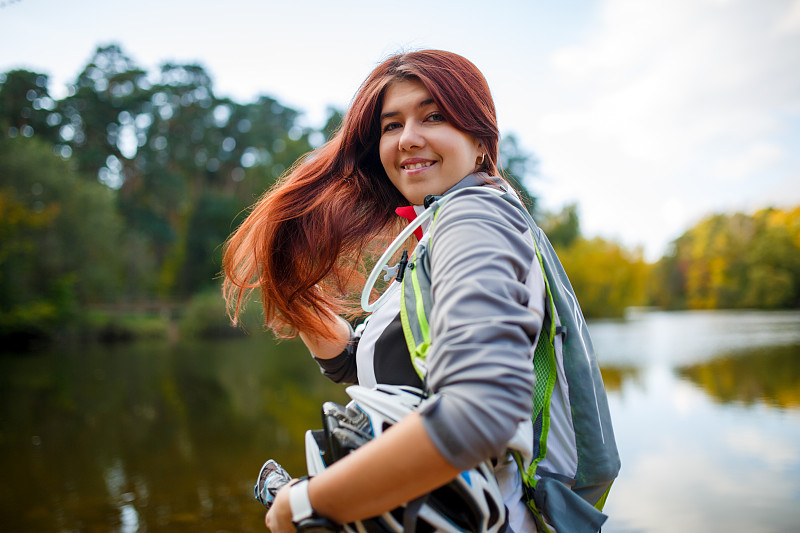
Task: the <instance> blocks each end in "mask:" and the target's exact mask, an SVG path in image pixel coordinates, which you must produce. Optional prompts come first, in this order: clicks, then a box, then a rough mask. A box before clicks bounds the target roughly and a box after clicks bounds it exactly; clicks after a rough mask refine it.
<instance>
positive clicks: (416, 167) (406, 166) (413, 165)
mask: <svg viewBox="0 0 800 533" xmlns="http://www.w3.org/2000/svg"><path fill="white" fill-rule="evenodd" d="M434 163H435V161H421V162H416V163H405V164H402V165H400V168H402V169H403V170H419V169H421V168H428V167H429V166H431V165H433V164H434Z"/></svg>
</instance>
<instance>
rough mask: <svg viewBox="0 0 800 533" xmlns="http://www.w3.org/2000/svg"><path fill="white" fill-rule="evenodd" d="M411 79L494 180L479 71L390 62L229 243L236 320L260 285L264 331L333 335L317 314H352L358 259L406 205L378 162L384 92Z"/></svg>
mask: <svg viewBox="0 0 800 533" xmlns="http://www.w3.org/2000/svg"><path fill="white" fill-rule="evenodd" d="M407 79H416V80H419V81H420V82H422V83H423V84H424V85H425V87H426V88H427V89H428V91H429V92H430V93H431V95H432V96H433V99H434V100H435V101H436V103H437V104H438V105H439V106H440V111H441V112H442V114H443V115H444V116H445V118H446V119H447V120H448V121H449V122H450V123H451V124H452V125H453V126H454V127H456V128H457V129H459V130H461V131H463V132H465V133H468V134H470V135H472V136H473V137H475V138H476V139H477V140H479V141H480V142H481V143H482V146H483V148H484V150H485V153H486V157H484V162H483V165H482V167H481V168H480V170H482V171H484V172H487V173H489V174H490V175H496V174H497V167H496V162H497V150H498V137H499V134H498V130H497V118H496V115H495V108H494V102H493V100H492V96H491V93H490V91H489V86H488V84H487V83H486V80H485V79H484V77H483V75H482V74H481V73H480V71H479V70H478V69H477V68H476V67H475V65H473V64H472V63H471V62H470V61H468V60H467V59H465V58H463V57H461V56H459V55H457V54H454V53H451V52H445V51H440V50H422V51H418V52H411V53H407V54H400V55H396V56H393V57H390V58H389V59H387V60H386V61H384V62H382V63H381V64H380V65H378V66H377V67H376V68H375V69H374V70H373V71H372V73H371V74H370V75H369V77H368V78H367V79H366V80H365V81H364V83H363V84H362V85H361V87H360V88H359V90H358V92H357V93H356V95H355V97H354V99H353V102H352V104H351V106H350V109H349V110H348V112H347V114H346V115H345V117H344V119H343V121H342V126H341V128H340V129H339V131H338V132H337V133H336V134H335V136H334V137H333V138H332V139H331V140H330V141H329V142H327V143H325V144H324V145H323V146H321V147H320V148H319V149H317V150H316V151H314V152H312V153H311V154H309V155H308V156H306V157H304V158H301V160H299V161H298V162H297V163H295V165H294V166H293V167H292V168H291V169H289V171H287V173H286V174H285V175H284V176H283V177H282V178H281V179H280V180H279V181H278V183H276V185H275V186H274V187H272V188H271V189H270V190H269V191H267V192H266V193H265V194H264V195H263V196H262V197H261V198H260V199H259V200H258V202H256V204H255V205H254V206H253V209H252V211H251V213H250V215H249V216H248V217H247V218H246V219H245V221H244V222H242V224H241V225H240V226H239V227H238V228H237V229H236V231H235V232H234V233H233V234H232V235H231V236H230V237H229V238H228V240H227V242H226V243H225V250H224V256H223V271H224V274H225V279H224V281H223V296H224V297H225V300H226V302H227V304H228V309H229V313H230V314H231V317H232V318H233V319H234V320H236V319H237V318H238V315H239V312H240V310H241V305H242V303H243V301H244V299H245V297H246V295H247V293H248V292H249V291H250V290H252V289H254V288H256V287H259V288H260V289H261V301H262V304H263V306H264V315H265V322H266V325H267V326H268V327H270V328H272V329H273V331H275V333H276V334H278V335H282V336H293V335H295V334H296V332H297V331H303V332H308V333H310V334H316V335H321V336H324V337H328V338H330V337H331V335H332V333H331V332H330V331H327V330H326V329H325V328H324V326H322V325H321V324H320V320H319V317H320V315H324V316H329V315H330V313H336V314H341V313H344V312H347V311H349V307H348V304H347V300H346V296H347V293H348V291H350V289H351V288H353V287H355V283H356V282H358V281H361V280H363V275H362V273H361V272H360V268H359V266H360V265H361V258H362V257H363V254H364V252H365V251H366V250H367V248H368V246H369V244H370V243H371V242H373V241H374V239H376V237H388V236H389V234H390V232H391V231H392V230H393V229H394V228H395V227H396V224H397V220H398V219H397V217H396V215H395V213H394V210H395V208H396V207H398V206H402V205H408V203H409V202H408V201H407V200H406V199H405V198H404V197H403V196H402V195H401V194H400V192H399V191H398V190H397V189H396V188H395V187H394V185H393V184H392V183H391V181H389V178H388V177H387V176H386V173H385V171H384V169H383V166H382V164H381V161H380V157H379V154H378V143H379V141H380V134H381V131H380V122H379V115H380V112H381V108H382V105H383V95H384V93H385V91H386V87H387V86H388V85H389V84H391V83H392V82H395V81H398V80H407Z"/></svg>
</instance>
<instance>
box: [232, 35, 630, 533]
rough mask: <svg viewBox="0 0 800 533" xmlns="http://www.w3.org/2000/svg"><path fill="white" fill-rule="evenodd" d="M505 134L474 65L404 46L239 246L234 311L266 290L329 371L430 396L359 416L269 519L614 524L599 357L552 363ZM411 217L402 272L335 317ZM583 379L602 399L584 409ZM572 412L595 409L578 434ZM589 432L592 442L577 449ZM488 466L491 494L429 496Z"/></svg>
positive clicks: (382, 525)
mask: <svg viewBox="0 0 800 533" xmlns="http://www.w3.org/2000/svg"><path fill="white" fill-rule="evenodd" d="M498 137H499V136H498V128H497V120H496V117H495V107H494V103H493V101H492V97H491V92H490V91H489V87H488V84H487V83H486V80H485V79H484V78H483V75H482V74H481V73H480V72H479V71H478V69H477V68H476V67H475V66H474V65H473V64H472V63H471V62H469V61H468V60H466V59H465V58H463V57H461V56H458V55H456V54H453V53H450V52H444V51H438V50H423V51H419V52H413V53H409V54H401V55H398V56H394V57H391V58H389V59H387V60H386V61H384V62H383V63H381V64H380V65H379V66H378V67H377V68H376V69H375V70H373V72H372V73H371V74H370V75H369V77H368V78H367V80H366V81H365V82H364V84H363V85H362V86H361V88H360V90H359V91H358V93H357V94H356V96H355V98H354V100H353V104H352V106H351V108H350V110H349V111H348V112H347V114H346V115H345V117H344V120H343V124H342V127H341V129H340V131H339V132H338V133H337V134H336V135H335V136H334V137H333V139H331V141H329V142H328V143H327V144H325V145H323V146H322V147H321V148H319V149H318V150H317V151H316V152H315V153H314V154H312V156H311V157H308V158H306V159H303V160H302V161H300V162H299V163H298V164H297V165H296V166H295V167H293V168H292V169H291V170H290V171H289V173H288V174H287V175H285V176H284V178H283V179H282V181H280V182H279V183H278V184H277V185H276V187H275V188H273V189H272V190H270V191H269V192H268V193H267V194H266V195H265V196H264V197H263V198H262V199H261V200H260V201H259V202H258V203H257V204H256V205H255V206H254V208H253V210H252V212H251V214H250V215H249V216H248V218H247V219H246V220H245V221H244V222H243V223H242V225H241V226H240V227H239V228H238V229H237V230H236V232H235V233H234V234H233V235H232V236H231V238H230V239H229V240H228V242H227V243H226V249H225V255H224V268H225V276H226V277H225V281H224V294H225V297H226V299H227V301H228V303H229V306H230V308H231V314H232V315H233V317H234V318H236V317H237V316H238V313H239V309H240V307H241V302H242V301H243V299H244V297H245V293H246V292H247V291H249V290H251V289H253V288H256V287H257V288H259V289H260V291H261V299H262V302H263V305H264V310H265V315H266V321H267V324H268V325H269V326H270V327H272V328H273V329H274V330H276V331H278V332H280V333H282V334H286V335H292V334H299V336H300V337H301V338H302V339H303V341H304V342H305V344H306V345H307V346H308V348H309V350H310V351H311V354H312V355H313V356H314V358H315V360H316V362H317V363H318V364H319V366H320V367H321V369H322V371H323V373H324V374H325V375H326V376H328V377H330V378H331V379H332V380H334V381H337V382H345V383H358V385H360V386H361V387H362V389H350V390H356V391H357V390H364V388H366V389H374V390H376V391H378V392H375V394H378V395H379V396H380V395H381V394H385V395H387V397H388V398H398V397H401V396H403V395H402V394H400V393H399V392H398V391H397V389H396V388H393V387H398V386H400V387H406V388H404V389H403V391H406V390H407V388H408V387H412V388H415V389H417V395H416V397H417V398H422V400H421V403H419V405H417V406H416V408H415V409H413V410H412V411H411V412H410V413H409V414H407V415H406V416H405V417H403V418H402V419H401V420H399V421H398V422H397V423H395V424H393V425H392V427H391V429H390V430H388V431H385V432H382V433H381V432H369V435H366V433H365V431H364V430H363V429H359V428H358V427H354V426H353V427H352V428H351V429H353V430H354V431H361V433H360V435H361V437H362V438H361V439H360V440H359V442H360V443H361V442H365V441H368V442H366V444H363V446H359V447H356V449H355V450H353V452H352V453H349V454H343V455H341V456H340V455H336V454H333V452H332V451H331V453H328V452H325V453H326V455H325V460H324V461H323V462H325V461H327V463H328V464H325V465H324V468H323V469H322V470H321V471H319V473H317V475H315V476H314V477H313V478H312V479H310V480H308V481H307V482H306V481H303V482H298V483H295V484H292V485H291V486H288V487H285V488H283V489H281V490H280V491H279V492H277V494H276V495H275V497H274V500H272V503H271V504H270V505H271V506H270V509H269V512H268V513H267V516H266V523H267V526H268V527H269V528H270V530H271V531H273V533H282V532H284V531H292V530H294V528H295V527H298V528H299V529H302V527H303V526H305V525H308V524H310V523H312V522H313V523H314V524H317V525H319V523H320V520H322V521H326V520H327V521H328V523H332V522H335V523H337V524H344V528H345V530H346V531H363V530H364V529H365V528H366V530H370V531H372V530H381V531H385V530H387V529H388V530H389V531H395V532H400V531H403V530H404V529H405V525H410V524H414V525H415V527H417V528H418V529H420V530H425V531H427V530H430V529H435V530H437V531H451V530H452V531H455V530H456V529H455V528H454V527H453V524H454V523H457V522H458V521H454V520H451V519H450V518H449V517H451V516H452V515H449V514H448V513H467V514H469V515H470V517H471V520H470V522H469V523H471V524H480V526H479V527H477V526H476V528H477V529H476V528H473V527H470V528H468V529H470V530H473V529H474V530H476V531H480V532H498V533H500V532H504V531H509V530H510V531H516V532H532V531H537V530H541V531H550V530H551V527H552V526H553V525H555V526H556V528H557V529H559V530H561V531H576V532H582V533H584V532H591V531H597V530H598V529H599V527H600V525H601V524H602V523H603V521H604V520H605V518H606V517H605V515H603V514H602V512H601V509H602V506H603V504H604V502H605V498H606V495H607V490H608V488H609V486H610V480H612V479H613V478H614V477H615V476H616V472H617V470H618V468H619V461H618V457H617V454H616V447H615V445H614V438H613V432H612V430H611V427H610V426H611V424H610V417H609V415H608V407H607V403H606V400H605V391H604V389H603V386H602V382H601V381H600V379H599V370H598V369H597V368H596V361H594V359H593V353H589V352H586V353H585V354H584V355H586V357H585V358H584V360H588V361H591V363H590V366H589V367H587V368H585V370H586V372H585V373H583V374H581V378H580V382H578V383H567V381H566V380H567V379H569V378H567V377H562V376H565V375H570V376H571V375H574V374H572V370H571V369H569V370H567V371H566V372H565V371H564V369H563V368H562V369H561V371H560V372H558V371H557V369H556V366H557V365H563V359H562V357H561V354H562V351H561V342H562V340H563V342H566V340H564V339H565V337H564V333H563V332H562V333H561V334H557V333H556V331H557V329H558V330H562V328H561V327H560V322H559V321H558V316H559V315H558V313H556V311H555V307H554V304H553V297H552V296H550V294H551V291H550V289H546V281H545V277H544V268H545V267H543V266H542V265H543V261H544V260H543V259H542V255H541V254H540V252H539V250H540V247H541V246H544V245H543V244H541V242H542V239H544V237H543V234H541V230H539V229H538V228H537V227H536V226H535V224H534V223H533V221H532V219H530V216H529V214H528V213H527V212H526V211H524V208H523V207H522V206H521V204H520V203H519V199H518V197H517V195H516V193H515V192H514V191H513V189H512V188H511V187H510V186H509V184H508V183H507V182H506V181H505V180H504V179H502V178H501V177H499V176H497V174H498V172H497V161H498V153H497V150H498V140H499V139H498ZM423 210H426V214H425V216H422V215H421V212H422V211H423ZM433 213H435V215H434V214H433ZM397 215H401V216H403V217H405V218H409V219H414V218H415V217H416V216H417V215H419V218H418V219H417V222H416V223H412V225H411V226H409V227H408V228H407V229H406V230H404V232H403V233H401V235H403V236H404V235H408V234H410V232H411V230H413V229H414V228H416V227H417V226H419V225H420V223H422V222H423V221H428V220H429V219H431V220H432V221H431V222H429V224H427V225H424V226H422V227H421V228H420V229H421V230H422V232H421V233H415V235H417V238H418V239H419V242H418V244H417V245H416V246H415V247H414V249H413V250H412V252H411V254H410V255H404V256H403V257H409V259H408V261H407V263H406V264H407V266H399V267H398V268H397V271H396V276H397V277H396V281H397V282H399V283H397V282H392V283H391V284H390V285H389V287H388V289H387V290H386V292H385V294H384V295H383V296H382V297H381V299H380V301H381V302H382V303H381V304H380V305H378V304H377V302H376V304H375V305H368V306H367V307H368V308H369V309H370V310H372V311H374V312H373V313H372V314H371V315H370V316H369V317H368V318H367V320H365V321H364V322H363V323H362V324H360V325H359V326H358V327H357V328H356V330H355V331H354V330H353V329H352V328H351V325H350V323H348V322H347V321H345V320H344V319H343V318H340V316H339V315H340V314H342V313H343V312H345V311H346V310H347V309H348V302H347V298H348V296H349V295H350V294H352V293H353V292H354V291H353V289H354V288H355V287H356V285H357V283H356V280H359V279H362V278H360V277H359V276H360V270H359V267H360V265H362V264H363V262H364V257H365V255H366V254H365V250H367V248H368V246H369V244H370V243H371V242H372V241H374V240H375V239H376V238H378V237H383V238H387V239H388V238H390V237H391V236H392V233H393V231H394V230H396V228H397V226H398V221H399V219H398V217H397ZM434 225H435V231H434V229H433V226H434ZM434 237H435V243H436V244H435V246H434ZM401 240H403V237H400V238H398V241H401ZM544 241H545V242H546V239H544ZM546 246H547V247H546V248H543V249H544V253H545V254H546V255H547V254H550V253H551V252H552V249H551V248H549V244H547V245H546ZM388 253H390V252H387V254H388ZM547 257H548V259H547V264H548V265H556V264H558V261H557V259H554V258H551V256H550V255H547ZM402 264H403V263H402V262H401V265H402ZM558 268H560V266H559V267H558ZM551 272H552V269H551V270H548V276H552V274H551ZM393 276H394V274H393ZM370 279H374V278H373V276H370ZM409 279H410V280H411V281H408V280H409ZM560 287H563V285H559V286H557V287H556V286H553V289H554V290H561V289H560ZM366 292H369V289H367V290H366ZM570 294H571V293H570ZM572 299H574V295H572ZM365 309H366V307H365ZM560 312H561V311H560V310H559V313H560ZM575 313H576V314H580V313H579V310H577V311H576V312H575ZM567 315H568V314H566V313H565V314H561V315H560V316H563V317H564V319H565V320H575V318H574V317H573V316H572V315H571V314H569V316H567ZM580 320H581V321H580V322H579V323H582V318H581V319H580ZM570 324H571V325H570V328H572V323H570ZM556 326H559V327H558V328H556ZM581 331H582V328H580V327H579V328H575V335H577V336H575V337H570V339H578V338H580V336H581V335H582V333H581ZM541 333H544V334H542V335H540V334H541ZM558 335H561V336H558ZM538 339H544V341H543V342H542V341H538V344H537V340H538ZM572 342H575V341H574V340H573V341H572ZM534 353H535V354H538V355H534ZM591 365H594V367H593V368H592V367H591ZM534 384H536V385H537V386H538V388H537V390H536V392H535V391H534ZM573 385H574V387H573ZM571 390H576V391H583V394H588V395H591V405H590V406H589V407H590V408H588V409H585V411H586V412H585V413H584V412H583V411H584V410H583V409H582V408H581V407H578V405H581V403H580V402H581V401H583V400H580V399H577V397H576V398H575V399H573V396H575V395H574V394H570V393H569V391H571ZM393 391H394V392H393ZM353 398H355V396H353ZM532 399H533V402H532ZM385 401H386V402H387V404H391V399H387V400H385ZM572 402H575V403H572ZM532 403H533V404H534V409H535V411H534V412H533V413H532V411H531V405H532ZM329 412H330V408H329ZM575 412H579V413H581V415H580V416H582V417H583V418H582V423H583V422H586V423H587V424H586V425H582V426H581V427H582V428H583V430H582V432H581V434H580V435H576V432H575V429H574V428H575V427H577V426H576V425H574V424H573V414H574V413H575ZM339 413H340V415H341V416H340V417H339V418H337V420H338V421H337V422H336V424H337V428H338V430H341V429H342V427H345V428H346V427H349V426H348V424H351V421H350V420H349V419H348V418H347V411H346V410H344V409H342V410H340V411H339ZM342 413H343V414H342ZM576 419H577V417H576ZM587 427H591V428H599V433H595V432H593V430H589V431H587V430H586V428H587ZM345 434H347V432H346V431H345ZM332 435H333V436H332V437H331V438H332V439H344V438H345V437H343V436H342V432H341V431H339V432H338V433H337V430H334V431H333V432H332ZM365 435H366V437H368V438H364V436H365ZM548 435H550V438H549V439H548ZM587 439H588V441H592V442H591V446H589V448H588V449H590V450H591V451H592V457H590V458H589V459H588V460H587V459H584V458H581V459H580V464H579V456H580V455H582V454H579V453H578V450H579V449H585V448H583V446H584V445H583V443H584V442H586V440H587ZM328 441H329V442H330V439H328ZM348 442H351V443H352V441H351V440H350V441H348ZM345 444H346V443H345V442H344V441H342V443H341V444H340V445H339V447H341V446H344V445H345ZM309 449H311V450H312V451H313V448H309ZM319 456H320V453H319V452H315V455H314V456H313V457H312V458H311V460H312V461H315V462H314V463H309V464H316V463H319V461H320V458H319ZM588 463H591V464H592V465H600V464H601V463H602V466H601V467H600V468H599V469H598V471H599V470H602V472H603V473H602V474H601V475H602V476H604V477H602V478H600V477H597V478H595V477H592V476H591V475H590V476H584V474H585V472H586V470H585V468H586V466H585V465H586V464H588ZM478 472H484V473H485V472H489V473H490V475H489V476H488V478H486V477H481V479H483V480H484V481H485V485H484V486H483V487H484V488H483V491H482V495H483V497H482V498H473V499H470V498H469V497H466V498H459V499H457V501H459V502H461V503H459V505H458V506H457V507H458V509H455V508H452V509H450V508H445V509H440V508H436V509H433V507H432V506H431V505H427V504H426V503H425V501H426V498H427V497H428V496H426V495H429V496H430V497H431V498H432V499H435V498H433V496H434V494H435V493H434V491H438V490H443V489H444V490H455V489H454V487H457V486H462V485H463V484H462V485H458V484H456V483H454V480H455V479H456V478H457V476H459V474H460V475H461V477H460V478H459V479H472V476H473V475H478ZM475 479H477V478H475ZM587 479H591V481H588V482H587ZM537 483H538V485H537ZM523 485H524V486H525V490H523ZM534 486H537V487H538V488H536V489H534ZM462 488H463V486H462ZM462 496H464V495H462ZM464 501H466V502H468V503H467V505H466V509H464V508H463V507H464V505H463V502H464ZM469 502H471V503H469ZM548 502H549V503H548ZM552 502H556V504H555V505H552ZM445 507H447V506H445ZM451 507H453V506H451ZM440 513H441V514H442V515H443V516H441V515H440ZM404 524H405V525H404ZM376 528H377V529H376Z"/></svg>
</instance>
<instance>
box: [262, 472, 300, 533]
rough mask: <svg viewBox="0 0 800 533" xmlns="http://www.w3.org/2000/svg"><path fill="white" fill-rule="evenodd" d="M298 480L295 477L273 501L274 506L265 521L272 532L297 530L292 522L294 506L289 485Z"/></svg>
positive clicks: (280, 532) (290, 532)
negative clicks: (291, 501)
mask: <svg viewBox="0 0 800 533" xmlns="http://www.w3.org/2000/svg"><path fill="white" fill-rule="evenodd" d="M297 481H298V480H297V479H293V480H292V481H291V482H289V483H287V484H286V485H285V486H284V487H283V488H282V489H281V490H279V491H278V494H276V495H275V501H274V502H272V507H271V508H270V510H269V511H268V512H267V516H266V517H265V518H264V523H265V524H266V525H267V527H268V528H269V530H270V531H271V532H272V533H294V531H295V528H294V524H293V523H292V507H291V505H290V504H289V486H290V485H292V484H294V483H296V482H297Z"/></svg>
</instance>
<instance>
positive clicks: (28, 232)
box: [0, 137, 121, 337]
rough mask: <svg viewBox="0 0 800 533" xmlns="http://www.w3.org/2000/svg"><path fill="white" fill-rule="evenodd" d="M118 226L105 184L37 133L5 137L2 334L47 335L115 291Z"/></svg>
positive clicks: (0, 218)
mask: <svg viewBox="0 0 800 533" xmlns="http://www.w3.org/2000/svg"><path fill="white" fill-rule="evenodd" d="M120 231H121V221H120V219H119V217H118V215H117V213H116V211H115V209H114V199H113V195H112V194H111V191H109V190H108V189H107V188H106V187H104V186H102V185H101V184H99V183H97V182H90V181H87V180H85V179H83V178H81V177H79V176H78V175H77V173H76V172H75V171H74V170H73V168H72V167H71V165H70V164H69V163H68V162H65V161H64V160H62V159H61V158H60V157H58V156H56V155H54V154H53V150H52V147H51V146H48V145H47V144H45V143H42V142H41V141H39V140H38V139H35V138H34V139H26V138H23V137H18V138H15V139H0V237H2V242H3V246H2V252H0V309H2V310H1V311H0V336H3V337H8V336H13V335H24V336H46V335H49V334H51V333H52V332H53V331H54V330H55V329H56V328H58V327H60V326H62V325H64V324H65V323H67V322H68V321H69V320H70V319H71V318H72V317H73V313H75V312H76V311H77V310H78V309H81V308H82V307H83V306H85V305H87V304H90V303H93V302H99V301H109V300H113V299H114V298H116V297H117V296H118V294H119V289H120V280H121V275H120V270H119V268H118V266H119V265H118V262H117V260H116V254H114V253H113V250H115V249H116V247H117V246H118V245H119V234H120ZM110 251H112V253H109V252H110Z"/></svg>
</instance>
